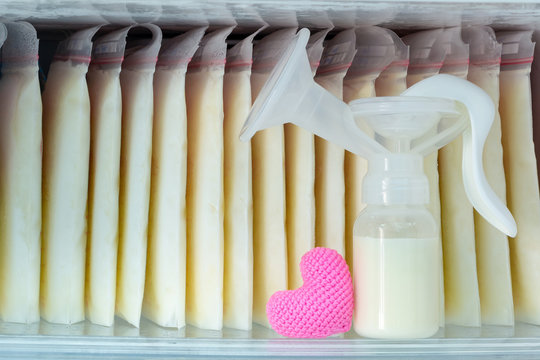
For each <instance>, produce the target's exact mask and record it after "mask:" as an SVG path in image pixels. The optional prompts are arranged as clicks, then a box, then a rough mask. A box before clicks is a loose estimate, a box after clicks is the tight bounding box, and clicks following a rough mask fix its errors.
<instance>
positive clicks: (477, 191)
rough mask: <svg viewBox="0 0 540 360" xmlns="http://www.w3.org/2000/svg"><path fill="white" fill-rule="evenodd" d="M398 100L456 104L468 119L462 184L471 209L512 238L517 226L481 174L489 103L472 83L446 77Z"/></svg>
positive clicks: (491, 113)
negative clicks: (417, 98)
mask: <svg viewBox="0 0 540 360" xmlns="http://www.w3.org/2000/svg"><path fill="white" fill-rule="evenodd" d="M401 96H428V97H439V98H446V99H452V100H456V101H459V102H461V103H463V104H464V105H465V106H466V108H467V110H468V116H469V122H468V123H469V126H467V128H466V129H465V131H464V132H463V162H462V170H463V171H462V172H463V184H464V186H465V192H466V193H467V197H468V198H469V200H470V201H471V204H472V205H473V206H474V208H475V209H476V210H477V211H478V213H480V215H482V216H483V217H484V218H485V219H486V220H487V221H488V222H489V223H491V224H492V225H493V226H494V227H496V228H497V229H499V230H500V231H502V232H503V233H505V234H507V235H508V236H511V237H514V236H516V233H517V226H516V222H515V221H514V218H513V217H512V214H511V213H510V211H509V210H508V209H507V208H506V206H505V205H504V203H503V202H502V201H501V200H500V199H499V197H498V196H497V195H496V194H495V192H494V191H493V190H492V189H491V187H490V186H489V183H488V181H487V179H486V176H485V174H484V167H483V162H482V153H483V149H484V142H485V140H486V138H487V136H488V134H489V130H490V129H491V124H492V123H493V118H494V116H495V107H494V104H493V101H492V100H491V98H490V97H489V95H487V94H486V93H485V92H484V91H483V90H482V89H481V88H479V87H478V86H476V85H474V84H473V83H471V82H469V81H466V80H463V79H460V78H458V77H455V76H450V75H442V74H441V75H435V76H432V77H430V78H427V79H425V80H422V81H420V82H418V83H416V84H415V85H413V86H412V87H410V88H409V89H407V90H405V91H404V92H403V93H402V94H401Z"/></svg>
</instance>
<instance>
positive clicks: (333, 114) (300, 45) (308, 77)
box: [240, 29, 388, 158]
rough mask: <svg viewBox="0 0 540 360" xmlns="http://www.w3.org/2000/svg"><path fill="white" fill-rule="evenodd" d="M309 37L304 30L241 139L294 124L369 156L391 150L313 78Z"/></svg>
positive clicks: (279, 66) (278, 66) (260, 98)
mask: <svg viewBox="0 0 540 360" xmlns="http://www.w3.org/2000/svg"><path fill="white" fill-rule="evenodd" d="M308 40H309V30H308V29H301V30H300V31H299V32H298V34H297V35H296V36H295V38H294V39H293V41H292V42H291V44H290V46H289V47H288V48H287V50H286V51H285V53H284V54H283V56H282V57H281V59H280V61H279V62H278V63H277V64H276V66H275V68H274V70H273V71H272V73H271V75H270V77H269V79H268V80H267V82H266V84H265V85H264V87H263V88H262V90H261V92H260V93H259V96H258V97H257V99H256V100H255V103H254V104H253V107H252V109H251V112H250V114H249V116H248V118H247V120H246V123H245V124H244V127H243V128H242V131H241V133H240V140H242V141H248V140H249V139H251V137H252V136H253V135H255V133H256V132H257V131H259V130H264V129H267V128H270V127H272V126H276V125H282V124H286V123H292V124H295V125H297V126H300V127H302V128H304V129H307V130H309V131H311V132H312V133H314V134H315V135H318V136H320V137H323V138H324V139H326V140H328V141H330V142H333V143H335V144H339V145H340V146H343V147H344V148H345V149H346V150H349V151H351V152H353V153H355V154H359V155H361V156H363V157H366V158H368V157H370V156H372V155H374V154H375V153H381V152H382V153H385V152H388V151H387V150H386V149H385V148H384V147H383V146H381V145H380V144H378V143H377V142H375V141H374V140H373V139H371V138H370V137H369V136H367V135H366V134H365V133H364V132H362V130H360V129H359V128H358V127H357V126H356V124H355V122H354V117H353V114H352V111H351V109H350V108H349V106H347V104H345V103H344V102H343V101H341V100H339V99H338V98H336V97H335V96H334V95H332V94H330V93H329V92H328V91H326V90H325V89H324V88H322V87H321V86H320V85H318V84H317V83H316V82H315V81H314V80H313V74H312V72H311V67H310V64H309V60H308V57H307V53H306V51H305V50H304V49H305V47H306V44H307V43H308ZM336 119H337V121H336Z"/></svg>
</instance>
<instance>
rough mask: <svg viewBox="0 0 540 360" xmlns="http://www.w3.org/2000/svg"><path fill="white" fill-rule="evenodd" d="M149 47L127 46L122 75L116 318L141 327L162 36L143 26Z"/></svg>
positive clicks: (144, 41)
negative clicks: (148, 34)
mask: <svg viewBox="0 0 540 360" xmlns="http://www.w3.org/2000/svg"><path fill="white" fill-rule="evenodd" d="M141 27H144V28H146V29H148V30H150V32H151V33H152V38H151V40H150V41H148V40H142V43H137V42H134V43H131V44H130V42H129V41H128V45H127V48H126V51H125V52H126V56H125V59H124V62H123V64H122V70H121V72H120V86H121V88H122V145H121V150H120V198H119V199H120V212H119V242H118V270H117V271H118V272H117V278H116V280H117V282H116V315H118V316H120V317H121V318H123V319H124V320H126V321H127V322H129V323H130V324H131V325H133V326H135V327H139V322H140V318H141V309H142V302H143V294H144V281H145V272H146V250H147V235H148V208H149V201H150V166H151V157H152V128H153V113H154V105H153V95H154V92H153V79H154V71H155V64H156V60H157V55H158V52H159V48H160V46H161V30H160V29H159V28H158V27H157V26H155V25H151V24H146V25H141Z"/></svg>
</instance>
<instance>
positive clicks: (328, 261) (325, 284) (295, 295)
mask: <svg viewBox="0 0 540 360" xmlns="http://www.w3.org/2000/svg"><path fill="white" fill-rule="evenodd" d="M300 271H301V273H302V278H303V279H304V284H303V285H302V286H301V287H300V288H298V289H296V290H288V291H278V292H276V293H274V294H273V295H272V296H271V297H270V300H268V303H267V304H266V315H267V316H268V320H269V322H270V325H271V326H272V329H274V330H275V331H276V332H277V333H279V334H281V335H284V336H288V337H295V338H321V337H326V336H329V335H333V334H338V333H343V332H347V331H349V329H350V328H351V322H352V315H353V307H354V298H353V286H352V280H351V274H350V272H349V267H348V266H347V263H346V262H345V260H344V259H343V257H342V256H341V255H340V254H339V253H338V252H337V251H335V250H333V249H327V248H322V247H318V248H314V249H312V250H310V251H308V252H307V253H306V254H304V256H302V260H300Z"/></svg>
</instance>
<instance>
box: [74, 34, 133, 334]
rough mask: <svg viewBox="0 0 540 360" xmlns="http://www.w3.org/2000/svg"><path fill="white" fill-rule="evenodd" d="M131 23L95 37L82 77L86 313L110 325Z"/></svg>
mask: <svg viewBox="0 0 540 360" xmlns="http://www.w3.org/2000/svg"><path fill="white" fill-rule="evenodd" d="M128 30H129V28H124V29H120V30H117V31H114V32H111V33H109V34H106V35H103V36H102V37H100V38H98V39H97V40H96V41H94V48H93V51H92V62H91V63H90V68H89V70H88V74H87V75H86V80H87V82H88V92H89V94H90V130H91V131H90V175H89V182H88V244H87V247H86V288H85V290H86V293H85V299H86V302H85V305H86V317H87V318H88V320H90V321H92V322H93V323H95V324H99V325H104V326H111V325H112V324H113V322H114V306H115V298H116V255H117V251H118V190H119V188H118V183H119V181H120V179H119V178H120V138H121V125H122V94H121V91H120V67H121V65H122V60H123V58H124V48H125V44H126V35H127V32H128Z"/></svg>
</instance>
